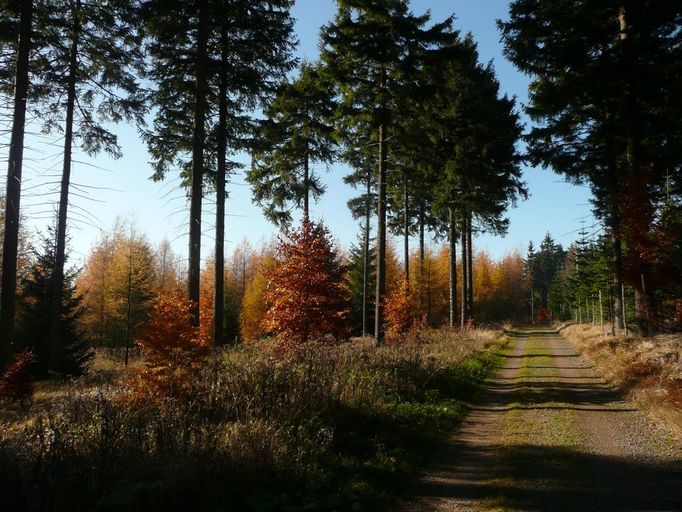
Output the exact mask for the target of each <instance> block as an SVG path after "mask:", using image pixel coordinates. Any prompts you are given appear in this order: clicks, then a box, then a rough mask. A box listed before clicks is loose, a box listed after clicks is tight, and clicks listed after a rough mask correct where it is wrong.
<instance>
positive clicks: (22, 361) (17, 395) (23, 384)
mask: <svg viewBox="0 0 682 512" xmlns="http://www.w3.org/2000/svg"><path fill="white" fill-rule="evenodd" d="M33 363H35V356H34V355H33V352H31V351H28V350H25V351H23V352H19V353H18V354H16V355H15V356H14V362H12V364H10V365H9V367H8V368H7V370H6V371H5V373H4V375H3V376H2V378H1V379H0V399H3V400H8V401H10V402H15V403H17V402H18V403H19V404H20V405H21V406H24V405H25V404H27V403H28V402H30V400H31V398H32V397H33V372H32V368H31V367H32V366H33Z"/></svg>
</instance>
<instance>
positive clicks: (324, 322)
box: [263, 221, 349, 346]
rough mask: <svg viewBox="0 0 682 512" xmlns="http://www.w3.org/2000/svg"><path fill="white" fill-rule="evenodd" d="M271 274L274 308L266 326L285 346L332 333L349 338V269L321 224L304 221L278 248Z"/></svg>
mask: <svg viewBox="0 0 682 512" xmlns="http://www.w3.org/2000/svg"><path fill="white" fill-rule="evenodd" d="M277 253H278V254H277V260H276V262H275V265H274V266H273V268H272V269H271V270H270V271H269V272H268V273H267V278H268V288H267V290H266V292H265V296H266V297H265V298H266V301H267V302H268V303H269V304H270V309H269V310H268V312H267V313H266V315H265V318H264V319H263V330H264V331H266V332H271V333H273V334H274V335H275V336H276V337H277V339H278V341H279V342H280V343H282V344H284V345H285V346H289V345H291V344H298V343H305V342H307V341H310V340H316V339H322V338H324V337H327V336H331V337H333V338H334V339H337V340H338V339H343V338H346V337H347V336H348V333H349V331H348V323H347V320H346V317H347V313H348V299H347V295H348V293H347V290H346V287H345V281H344V272H345V269H344V267H343V265H342V264H341V262H340V259H339V256H338V254H337V252H336V250H335V248H334V246H333V243H332V240H331V235H330V233H329V230H328V229H327V228H325V227H324V225H323V224H322V223H316V222H310V221H307V222H305V221H304V222H303V224H302V226H301V228H300V229H298V230H295V231H292V232H291V233H289V235H288V237H287V238H286V239H284V238H283V239H281V240H280V241H279V244H278V246H277Z"/></svg>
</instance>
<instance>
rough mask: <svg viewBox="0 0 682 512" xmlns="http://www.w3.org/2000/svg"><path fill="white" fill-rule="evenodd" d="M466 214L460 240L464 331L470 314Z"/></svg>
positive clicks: (461, 324) (461, 322)
mask: <svg viewBox="0 0 682 512" xmlns="http://www.w3.org/2000/svg"><path fill="white" fill-rule="evenodd" d="M465 219H466V212H464V213H463V214H462V236H461V240H460V246H461V251H462V258H461V259H462V313H461V315H460V319H459V320H460V327H461V328H462V329H464V327H465V326H466V321H467V317H468V314H469V309H468V308H467V301H468V299H469V293H468V292H467V286H469V279H468V277H467V273H468V271H469V267H468V265H467V236H466V227H467V226H466V220H465Z"/></svg>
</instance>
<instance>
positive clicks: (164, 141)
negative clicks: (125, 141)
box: [144, 0, 293, 343]
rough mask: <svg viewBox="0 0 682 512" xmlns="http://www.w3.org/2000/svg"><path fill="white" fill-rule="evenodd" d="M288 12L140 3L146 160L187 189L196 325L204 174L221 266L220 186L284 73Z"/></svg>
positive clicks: (202, 1) (260, 4)
mask: <svg viewBox="0 0 682 512" xmlns="http://www.w3.org/2000/svg"><path fill="white" fill-rule="evenodd" d="M292 4H293V2H292V0H276V1H266V0H258V1H247V0H194V1H191V2H175V1H174V2H165V1H156V0H149V1H147V2H145V10H144V18H145V19H146V20H147V23H146V27H147V33H148V34H149V36H150V39H149V41H150V42H149V46H148V50H149V54H150V56H151V65H150V68H149V71H148V78H150V80H151V81H152V82H153V84H154V90H153V91H152V93H151V96H150V98H151V100H152V103H153V104H154V105H155V106H156V107H157V113H156V116H155V119H154V125H153V127H152V128H151V129H150V130H148V131H146V132H145V139H146V141H147V144H148V146H149V149H150V152H151V153H152V156H153V159H154V170H155V172H154V175H153V179H156V180H160V179H163V178H164V176H165V175H166V174H167V172H169V171H170V170H172V169H177V168H179V169H180V170H181V175H182V176H183V178H184V181H183V185H184V186H186V187H188V189H189V196H190V222H189V225H190V237H189V244H190V250H189V273H188V276H189V279H188V296H189V298H190V299H191V300H192V301H194V304H195V309H194V316H193V321H194V322H195V323H197V324H198V315H199V311H198V308H197V307H196V305H197V304H198V301H199V296H200V293H199V287H200V280H199V277H200V275H199V271H200V263H201V204H202V196H203V192H204V189H205V187H206V185H207V183H206V180H205V179H204V175H205V174H209V175H210V176H211V177H212V178H214V179H213V183H214V184H215V189H216V192H217V201H216V205H217V208H216V213H217V215H216V258H217V260H218V259H220V260H224V210H225V208H224V205H225V196H226V192H225V182H226V176H227V174H228V173H229V171H230V167H231V164H230V163H229V162H228V161H227V155H228V153H231V152H235V151H238V150H240V149H245V148H246V149H249V148H251V146H250V145H249V142H248V139H249V134H250V133H251V132H252V121H251V119H250V116H249V113H250V111H251V110H252V109H253V108H255V107H256V106H258V105H261V104H262V103H263V102H264V101H265V100H266V99H268V98H269V97H270V96H271V95H272V93H273V91H274V88H275V85H276V84H277V83H278V82H279V81H280V80H281V79H282V77H283V74H284V73H286V72H287V71H289V70H290V69H291V65H292V61H291V56H290V54H291V50H292V48H293V40H292V30H293V21H292V19H291V16H290V12H289V10H290V8H291V5H292ZM216 111H217V114H216ZM216 117H217V121H216ZM211 167H213V169H215V172H211ZM219 267H220V268H219V269H218V271H217V272H216V283H217V284H218V286H217V288H216V290H217V292H218V293H216V294H215V306H214V314H215V313H216V312H217V313H218V314H217V315H215V318H216V319H217V321H216V322H215V325H214V340H215V341H216V342H218V343H220V337H221V335H220V332H221V329H220V328H219V325H220V324H221V320H220V317H221V316H222V310H223V307H222V304H221V302H222V301H223V299H222V297H224V294H223V293H222V279H221V277H220V276H221V273H222V265H219Z"/></svg>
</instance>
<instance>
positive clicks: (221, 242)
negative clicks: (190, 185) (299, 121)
mask: <svg viewBox="0 0 682 512" xmlns="http://www.w3.org/2000/svg"><path fill="white" fill-rule="evenodd" d="M226 39H227V34H225V32H224V31H223V33H222V50H221V55H220V80H219V81H220V84H219V86H218V95H219V97H218V130H217V138H218V140H217V152H218V154H217V158H218V168H217V173H216V218H215V275H214V279H215V281H214V283H213V344H214V345H215V346H219V345H222V344H223V343H224V342H225V340H224V339H223V333H224V329H223V327H224V325H223V324H224V323H225V320H224V316H225V180H226V179H227V176H226V175H227V171H226V166H227V59H228V54H227V46H226Z"/></svg>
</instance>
